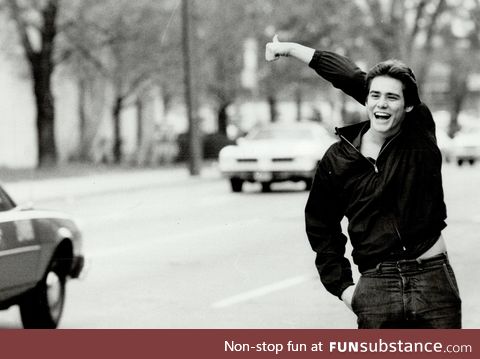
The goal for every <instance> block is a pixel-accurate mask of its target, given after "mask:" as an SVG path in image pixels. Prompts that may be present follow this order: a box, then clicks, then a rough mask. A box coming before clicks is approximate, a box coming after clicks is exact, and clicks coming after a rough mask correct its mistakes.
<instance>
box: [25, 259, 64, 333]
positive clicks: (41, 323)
mask: <svg viewBox="0 0 480 359" xmlns="http://www.w3.org/2000/svg"><path fill="white" fill-rule="evenodd" d="M65 289H66V277H65V275H64V274H63V273H62V271H61V270H60V267H59V266H58V265H57V262H56V261H55V260H53V261H52V263H51V264H50V265H49V267H48V269H47V272H46V273H45V275H44V277H43V278H42V280H41V281H40V282H39V283H38V284H37V285H36V286H35V287H34V288H33V289H31V290H30V291H29V292H28V293H27V294H25V295H24V297H23V298H22V300H21V302H20V315H21V319H22V324H23V327H24V328H25V329H55V328H57V326H58V323H59V322H60V318H61V316H62V312H63V306H64V303H65V294H66V291H65Z"/></svg>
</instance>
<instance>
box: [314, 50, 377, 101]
mask: <svg viewBox="0 0 480 359" xmlns="http://www.w3.org/2000/svg"><path fill="white" fill-rule="evenodd" d="M308 66H310V67H311V68H312V69H313V70H315V71H316V72H317V74H319V75H320V76H321V77H323V78H324V79H325V80H327V81H329V82H331V83H332V85H333V86H334V87H336V88H338V89H340V90H342V91H343V92H345V93H346V94H347V95H349V96H351V97H353V98H354V99H355V100H357V101H358V102H359V103H360V104H362V105H365V100H366V98H367V89H366V83H365V75H366V74H365V72H364V71H362V70H361V69H359V68H358V66H357V65H355V64H354V63H353V62H352V61H351V60H350V59H348V58H347V57H345V56H342V55H339V54H336V53H334V52H330V51H319V50H316V51H315V53H314V55H313V57H312V60H311V61H310V63H309V65H308Z"/></svg>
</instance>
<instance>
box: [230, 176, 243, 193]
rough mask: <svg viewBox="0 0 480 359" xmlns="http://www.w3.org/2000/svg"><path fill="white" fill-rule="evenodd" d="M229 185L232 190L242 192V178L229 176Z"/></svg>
mask: <svg viewBox="0 0 480 359" xmlns="http://www.w3.org/2000/svg"><path fill="white" fill-rule="evenodd" d="M230 187H231V188H232V192H242V187H243V180H242V179H240V178H230Z"/></svg>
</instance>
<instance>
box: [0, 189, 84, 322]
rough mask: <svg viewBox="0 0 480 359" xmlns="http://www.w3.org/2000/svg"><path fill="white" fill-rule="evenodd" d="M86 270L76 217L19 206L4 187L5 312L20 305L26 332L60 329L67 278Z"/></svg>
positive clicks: (0, 291)
mask: <svg viewBox="0 0 480 359" xmlns="http://www.w3.org/2000/svg"><path fill="white" fill-rule="evenodd" d="M83 267H84V255H83V253H82V239H81V233H80V230H79V228H78V226H77V225H76V224H75V222H74V220H73V219H72V218H70V217H68V216H67V215H65V214H63V213H59V212H53V211H46V210H36V209H33V208H32V206H17V204H16V203H15V202H14V201H13V199H12V198H11V197H10V196H9V195H8V194H7V192H6V191H5V190H4V189H3V188H2V187H1V186H0V309H7V308H9V307H10V306H12V305H19V307H20V315H21V320H22V323H23V326H24V328H45V329H53V328H56V327H57V326H58V323H59V321H60V318H61V316H62V312H63V307H64V302H65V294H66V284H67V280H68V279H70V278H78V277H79V276H80V273H81V272H82V270H83Z"/></svg>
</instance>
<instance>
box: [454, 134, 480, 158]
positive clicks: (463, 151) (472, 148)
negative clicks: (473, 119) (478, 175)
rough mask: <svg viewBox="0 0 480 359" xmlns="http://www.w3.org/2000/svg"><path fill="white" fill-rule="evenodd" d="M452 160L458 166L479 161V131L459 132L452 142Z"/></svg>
mask: <svg viewBox="0 0 480 359" xmlns="http://www.w3.org/2000/svg"><path fill="white" fill-rule="evenodd" d="M452 158H453V160H454V161H455V162H457V164H458V165H459V166H461V165H462V164H464V163H465V162H468V163H469V164H471V165H473V164H475V162H476V161H478V160H480V130H479V129H473V130H470V131H468V132H467V131H465V132H459V133H457V135H456V136H455V137H454V138H453V141H452Z"/></svg>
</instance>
